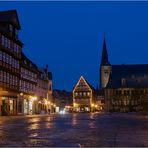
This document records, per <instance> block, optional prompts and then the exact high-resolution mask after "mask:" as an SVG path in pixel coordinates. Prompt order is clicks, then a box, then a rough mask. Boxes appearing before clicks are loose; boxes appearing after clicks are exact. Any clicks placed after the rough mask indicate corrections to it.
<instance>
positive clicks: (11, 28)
mask: <svg viewBox="0 0 148 148" xmlns="http://www.w3.org/2000/svg"><path fill="white" fill-rule="evenodd" d="M9 30H10V32H13V26H12V25H11V24H10V25H9Z"/></svg>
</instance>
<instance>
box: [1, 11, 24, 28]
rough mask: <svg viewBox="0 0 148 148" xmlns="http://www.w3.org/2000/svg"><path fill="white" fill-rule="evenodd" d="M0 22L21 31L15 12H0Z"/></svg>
mask: <svg viewBox="0 0 148 148" xmlns="http://www.w3.org/2000/svg"><path fill="white" fill-rule="evenodd" d="M0 22H3V23H11V24H12V25H14V26H15V27H16V28H17V29H21V26H20V23H19V19H18V15H17V11H16V10H8V11H0Z"/></svg>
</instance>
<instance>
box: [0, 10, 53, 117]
mask: <svg viewBox="0 0 148 148" xmlns="http://www.w3.org/2000/svg"><path fill="white" fill-rule="evenodd" d="M20 29H21V26H20V23H19V19H18V16H17V12H16V10H10V11H3V12H0V116H1V115H18V114H23V115H26V114H36V113H40V106H39V104H40V101H41V98H45V99H46V102H44V104H47V102H48V103H49V101H53V100H52V99H53V98H52V73H51V72H48V67H46V69H45V70H44V71H40V70H39V69H38V67H37V66H36V65H35V64H34V63H33V62H32V61H31V60H30V59H29V58H27V57H26V56H25V54H24V53H23V51H22V47H23V43H22V42H21V41H20V40H19V36H18V32H19V30H20ZM46 106H47V105H46ZM41 109H42V110H43V108H42V107H41ZM46 110H47V108H46Z"/></svg>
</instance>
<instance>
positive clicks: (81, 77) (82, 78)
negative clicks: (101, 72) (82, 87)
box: [73, 76, 94, 91]
mask: <svg viewBox="0 0 148 148" xmlns="http://www.w3.org/2000/svg"><path fill="white" fill-rule="evenodd" d="M81 80H82V81H83V82H84V83H85V84H86V85H87V86H88V87H89V88H90V89H91V90H94V88H93V87H92V86H91V85H90V84H89V83H88V81H86V80H85V79H84V77H83V76H80V79H79V80H78V82H77V84H76V86H75V87H74V89H73V91H74V90H75V89H76V87H77V86H78V85H79V82H80V81H81Z"/></svg>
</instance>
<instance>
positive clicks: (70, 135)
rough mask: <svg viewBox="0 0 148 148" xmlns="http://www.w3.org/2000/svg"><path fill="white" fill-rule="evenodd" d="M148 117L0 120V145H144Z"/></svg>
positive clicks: (68, 116)
mask: <svg viewBox="0 0 148 148" xmlns="http://www.w3.org/2000/svg"><path fill="white" fill-rule="evenodd" d="M147 133H148V116H146V115H140V114H96V113H91V114H85V113H84V114H65V115H57V114H51V115H44V116H43V115H38V116H37V115H35V116H17V117H0V146H2V147H4V146H7V147H8V146H14V147H16V146H19V147H22V146H27V147H32V146H48V147H59V146H64V147H66V146H68V147H70V146H73V147H80V145H81V146H84V147H85V146H87V147H90V146H97V147H98V146H99V147H103V146H105V147H111V146H113V147H115V146H116V147H119V146H123V147H124V146H125V147H130V146H132V147H136V146H138V147H143V146H145V147H146V146H148V134H147Z"/></svg>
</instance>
